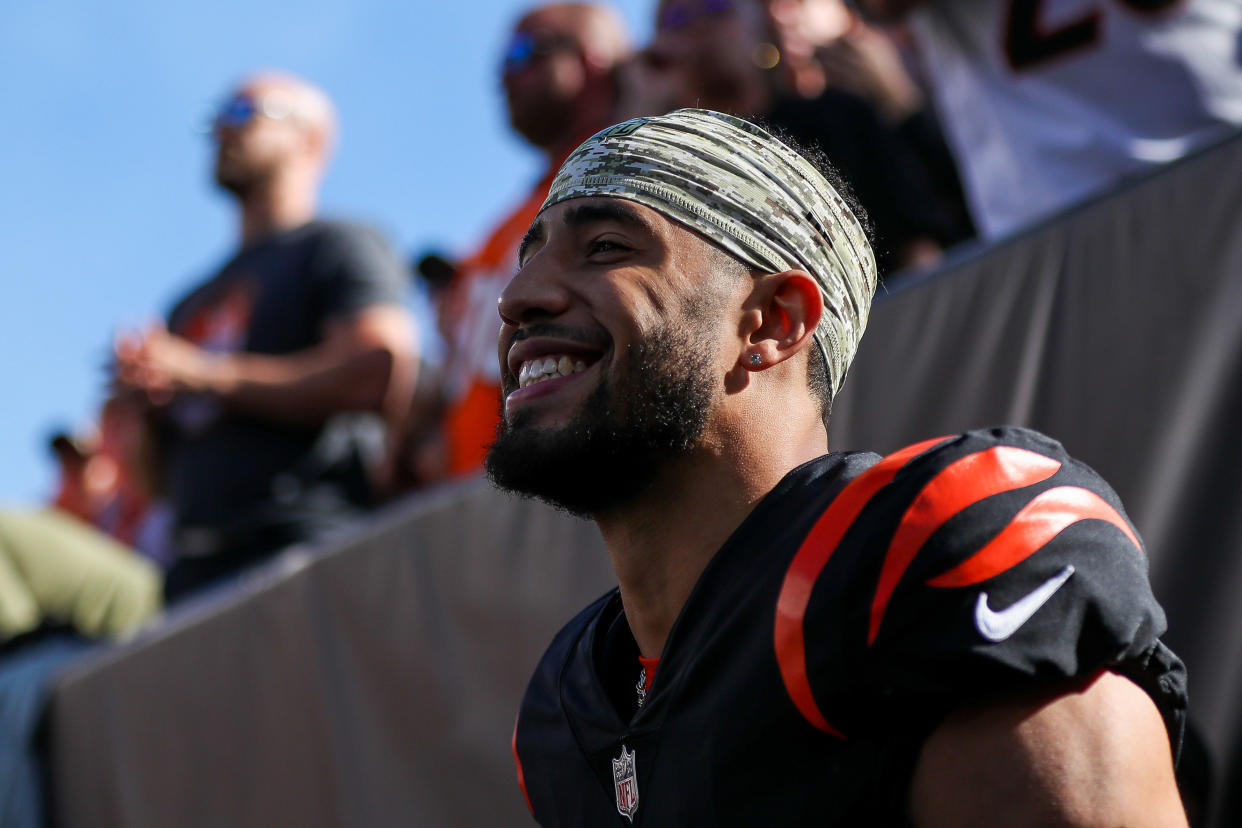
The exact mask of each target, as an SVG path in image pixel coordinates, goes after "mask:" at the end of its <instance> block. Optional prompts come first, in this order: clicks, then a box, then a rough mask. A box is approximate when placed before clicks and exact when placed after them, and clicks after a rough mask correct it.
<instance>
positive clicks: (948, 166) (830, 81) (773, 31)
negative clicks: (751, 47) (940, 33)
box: [756, 0, 975, 247]
mask: <svg viewBox="0 0 1242 828" xmlns="http://www.w3.org/2000/svg"><path fill="white" fill-rule="evenodd" d="M759 3H760V6H761V7H762V8H763V10H764V13H765V22H766V24H767V27H768V32H769V34H770V36H771V38H772V43H771V47H770V49H769V48H768V46H767V44H760V46H759V49H760V52H759V53H758V54H757V55H756V57H757V59H758V60H759V61H760V62H761V63H762V64H763V65H769V64H771V65H773V68H774V70H775V71H776V72H777V73H778V74H779V76H780V79H781V81H782V82H783V84H784V88H786V89H787V90H790V91H792V92H794V93H796V94H797V95H799V96H801V97H803V98H816V97H818V96H820V95H822V94H823V93H824V91H825V90H827V89H828V88H830V87H831V88H834V89H838V90H840V91H843V92H849V93H852V94H854V95H856V96H858V97H860V98H863V99H864V100H866V101H868V102H869V103H870V104H871V105H872V106H873V107H874V109H875V111H876V113H877V114H878V115H879V116H880V119H881V120H882V121H883V122H884V124H885V125H886V126H888V127H889V128H890V129H892V130H894V131H895V132H896V133H897V136H898V137H899V138H900V139H902V141H903V142H904V143H905V145H906V146H907V147H909V148H910V149H911V150H913V151H914V152H915V153H916V154H917V155H918V157H919V160H920V161H921V162H922V167H923V169H924V170H925V171H926V173H927V175H928V180H929V182H930V184H931V188H932V192H933V194H934V196H935V199H936V212H937V214H938V216H939V218H940V222H941V225H942V229H941V231H940V232H939V234H938V236H937V241H939V242H940V243H941V244H943V245H944V246H946V247H948V246H950V245H952V244H956V243H957V242H960V241H964V240H965V239H968V238H970V237H972V236H974V234H975V231H974V225H973V222H972V221H971V218H970V210H969V208H968V207H967V206H966V197H965V194H964V193H963V192H962V184H961V179H960V178H959V176H958V171H957V163H956V161H955V160H954V159H953V155H952V153H951V152H950V151H949V147H948V145H947V144H946V143H945V140H944V134H943V132H942V131H941V129H940V123H939V121H938V119H937V116H936V114H935V113H934V112H933V111H932V108H931V107H930V106H929V105H928V102H927V96H926V95H925V94H924V90H923V86H922V81H921V79H918V78H916V76H915V75H916V58H915V55H914V54H913V48H912V45H911V44H910V42H909V37H908V36H907V35H906V33H905V32H904V30H901V29H894V28H882V27H879V26H874V25H872V24H870V23H868V22H867V21H866V20H864V19H863V18H862V17H861V16H860V15H859V14H858V13H857V12H856V11H855V10H854V8H853V7H851V6H850V5H848V4H847V3H846V2H845V0H759ZM765 49H767V50H768V51H767V52H766V54H765V53H764V51H763V50H765Z"/></svg>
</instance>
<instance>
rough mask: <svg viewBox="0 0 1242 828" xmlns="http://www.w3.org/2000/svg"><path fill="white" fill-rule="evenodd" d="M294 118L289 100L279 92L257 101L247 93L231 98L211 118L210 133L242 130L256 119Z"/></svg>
mask: <svg viewBox="0 0 1242 828" xmlns="http://www.w3.org/2000/svg"><path fill="white" fill-rule="evenodd" d="M291 117H293V107H292V105H291V104H290V103H289V100H288V99H287V98H285V96H284V95H281V94H279V93H277V92H269V93H268V94H266V95H263V96H262V97H260V98H258V99H256V98H254V97H252V96H251V95H248V94H246V93H244V92H243V93H240V94H237V95H234V96H233V97H231V98H229V99H228V100H227V101H225V102H224V103H223V104H221V106H220V108H219V109H217V110H216V113H215V115H213V116H212V117H211V121H210V123H209V127H210V128H209V129H208V130H207V131H209V132H216V131H217V130H221V129H241V128H242V127H244V126H246V125H247V124H249V123H250V122H251V121H253V120H254V119H255V118H267V119H269V120H272V121H280V120H284V119H286V118H291Z"/></svg>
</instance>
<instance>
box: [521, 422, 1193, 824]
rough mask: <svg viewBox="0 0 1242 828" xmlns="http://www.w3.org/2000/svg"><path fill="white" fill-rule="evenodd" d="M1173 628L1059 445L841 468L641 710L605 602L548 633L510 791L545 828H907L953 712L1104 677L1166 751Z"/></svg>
mask: <svg viewBox="0 0 1242 828" xmlns="http://www.w3.org/2000/svg"><path fill="white" fill-rule="evenodd" d="M1164 628H1165V620H1164V614H1163V612H1162V611H1161V609H1160V607H1159V605H1158V604H1157V603H1156V601H1155V599H1154V598H1153V596H1152V594H1151V588H1150V586H1149V584H1148V580H1147V562H1146V558H1145V556H1144V553H1143V550H1142V546H1141V544H1140V542H1139V539H1138V537H1137V536H1136V534H1135V532H1134V529H1133V527H1132V526H1131V525H1130V522H1129V520H1128V519H1127V517H1126V515H1125V512H1124V511H1123V510H1122V506H1121V503H1120V502H1119V501H1118V499H1117V496H1116V495H1115V494H1114V493H1113V491H1112V490H1111V489H1110V488H1109V487H1108V486H1107V484H1105V483H1104V482H1103V481H1102V480H1101V479H1100V477H1099V476H1098V475H1096V474H1095V473H1094V472H1093V471H1092V470H1091V469H1089V468H1088V467H1086V466H1085V465H1083V464H1081V463H1079V462H1077V461H1075V460H1073V459H1072V458H1070V457H1069V456H1067V455H1066V453H1065V451H1064V449H1062V447H1061V446H1060V445H1059V444H1057V443H1056V442H1054V441H1053V440H1050V439H1049V438H1047V437H1044V436H1043V435H1040V434H1037V433H1035V432H1031V431H1026V430H1022V429H993V430H987V431H976V432H970V433H967V434H964V435H961V436H956V437H949V438H942V439H937V440H930V441H927V442H925V443H920V444H918V445H915V446H911V447H909V448H907V449H904V450H902V451H899V452H896V453H895V454H893V455H890V456H888V457H886V458H883V459H880V458H879V457H877V456H876V455H874V454H866V453H833V454H829V455H826V456H824V457H821V458H819V459H817V460H814V461H812V462H810V463H807V464H805V465H803V466H801V467H799V468H797V469H795V470H794V471H792V472H790V473H789V474H788V475H787V476H786V477H785V479H784V480H782V481H781V483H780V484H779V485H778V486H777V487H776V488H775V489H774V490H773V491H772V492H771V493H770V494H769V495H768V496H767V497H766V498H765V499H764V500H763V501H762V502H760V504H759V505H758V506H756V507H755V509H754V510H753V512H752V513H751V515H750V516H749V517H748V518H747V519H746V520H745V521H744V522H743V523H742V525H741V526H739V527H738V529H737V530H736V531H735V532H734V533H733V535H732V536H731V537H730V539H729V540H728V541H727V542H726V543H725V545H724V546H723V547H721V549H720V550H719V551H718V552H717V554H716V555H715V556H714V557H713V559H712V561H711V563H710V564H709V565H708V567H707V568H706V569H705V570H704V572H703V574H702V575H701V576H700V578H699V581H698V583H697V584H696V585H695V588H694V590H693V592H692V594H691V596H690V598H689V599H688V600H687V602H686V604H685V606H684V607H683V608H682V611H681V614H680V615H679V617H678V619H677V622H676V623H675V625H674V626H673V629H672V631H671V633H670V635H669V637H668V640H667V642H666V644H665V648H664V652H663V653H662V655H661V658H660V662H659V668H658V670H657V672H656V674H655V680H654V683H653V684H652V686H651V688H650V691H649V692H648V693H647V694H646V696H645V698H644V700H643V703H642V705H641V706H639V704H638V693H637V692H636V686H635V685H636V682H637V681H638V678H639V662H638V659H637V656H638V650H637V646H636V645H635V643H634V640H633V637H632V636H631V635H630V632H629V627H628V626H627V624H626V621H625V616H624V611H623V609H622V606H621V601H620V596H619V594H618V593H617V592H616V591H613V592H611V593H609V594H608V595H605V596H604V597H602V598H601V599H600V600H598V601H597V602H595V603H594V604H592V605H591V606H590V607H588V608H587V609H586V610H584V611H583V612H582V613H580V614H579V615H578V616H577V617H576V618H574V619H573V620H572V621H571V622H570V623H569V624H568V625H567V626H566V627H565V628H564V629H563V630H562V631H561V632H560V633H559V634H558V635H557V636H556V638H555V639H554V641H553V642H552V645H551V646H550V647H549V649H548V651H547V653H546V654H545V655H544V657H543V659H542V660H541V662H540V664H539V666H538V668H537V670H536V672H535V674H534V676H533V678H532V679H531V682H530V685H529V687H528V689H527V692H526V696H525V698H524V700H523V702H522V705H521V709H520V711H519V714H518V719H517V724H516V727H515V730H514V737H513V746H514V754H515V758H516V760H517V765H518V776H519V781H520V783H521V785H522V788H523V791H524V793H525V795H526V798H527V802H528V804H529V805H530V807H531V811H532V812H533V814H534V815H535V818H536V819H537V820H538V822H539V823H540V824H542V825H544V826H564V827H565V828H571V827H572V828H581V826H607V825H623V826H628V825H631V824H633V825H645V826H679V827H684V826H731V825H736V826H756V825H765V826H766V825H772V826H803V825H805V826H821V827H822V826H833V825H841V826H845V825H849V826H856V825H868V826H872V825H879V826H883V825H894V826H900V825H903V824H905V818H904V811H905V802H906V788H907V785H908V782H909V778H910V774H911V771H912V770H913V766H914V762H915V760H916V758H917V753H918V750H919V748H920V746H921V745H922V742H923V741H924V739H925V737H926V735H927V734H928V733H929V732H930V730H931V729H932V728H933V727H935V725H936V724H937V722H938V721H939V720H940V719H941V718H942V717H943V716H944V715H945V714H946V713H947V712H949V711H950V710H952V709H954V708H957V707H959V706H962V705H967V704H972V703H986V702H987V701H988V700H989V699H993V698H997V697H999V696H1002V695H1004V694H1006V693H1008V692H1014V691H1018V690H1026V689H1031V688H1033V687H1038V686H1040V685H1041V684H1052V683H1055V682H1059V681H1064V680H1066V679H1068V678H1072V677H1084V678H1086V677H1090V676H1092V675H1094V674H1097V673H1099V672H1100V671H1102V670H1113V671H1115V672H1118V673H1121V674H1123V675H1125V676H1127V677H1129V678H1131V679H1132V680H1133V681H1135V682H1136V683H1138V684H1139V685H1140V686H1141V687H1143V688H1144V689H1145V690H1146V691H1147V692H1148V693H1149V694H1150V695H1151V696H1152V698H1153V699H1154V700H1155V701H1156V703H1157V706H1158V707H1159V709H1160V711H1161V713H1162V715H1163V716H1164V718H1165V723H1166V726H1167V727H1168V728H1169V732H1170V737H1171V741H1172V743H1173V744H1174V745H1175V746H1176V745H1178V744H1179V742H1180V736H1181V728H1182V721H1183V718H1184V711H1185V701H1186V698H1185V672H1184V669H1183V667H1182V665H1181V662H1180V661H1178V659H1177V658H1176V656H1174V655H1173V654H1172V653H1171V652H1170V651H1169V650H1168V649H1167V648H1166V647H1165V646H1164V645H1163V644H1162V643H1161V642H1160V641H1159V640H1158V636H1159V635H1160V634H1161V633H1162V632H1163V631H1164Z"/></svg>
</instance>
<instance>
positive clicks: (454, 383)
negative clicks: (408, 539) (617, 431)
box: [410, 3, 630, 482]
mask: <svg viewBox="0 0 1242 828" xmlns="http://www.w3.org/2000/svg"><path fill="white" fill-rule="evenodd" d="M629 56H630V43H629V38H628V36H627V34H626V30H625V24H624V22H623V21H622V19H621V17H620V16H619V15H618V14H617V13H616V11H614V10H613V9H612V8H610V7H608V6H603V5H596V4H592V3H553V4H550V5H545V6H538V7H536V8H534V9H532V10H531V11H529V12H527V13H526V14H525V15H523V16H522V17H521V19H519V20H518V22H517V24H516V25H515V26H514V28H513V34H512V36H511V37H510V39H509V43H508V46H507V47H506V49H505V54H504V60H503V63H502V64H501V75H502V80H503V83H504V89H505V98H506V101H507V103H508V110H509V123H510V124H511V125H512V126H513V129H514V131H515V132H517V133H518V134H519V135H520V136H522V138H524V139H525V140H526V141H527V142H528V143H529V144H531V146H533V147H535V148H536V149H538V150H539V151H540V152H541V153H542V154H543V156H544V158H545V159H547V168H546V172H545V173H544V175H542V176H541V177H540V179H539V181H538V182H537V183H536V184H535V186H534V187H533V188H532V190H531V192H530V195H529V196H528V197H527V198H526V200H525V201H523V202H522V203H521V204H520V205H518V207H517V208H516V209H515V210H514V211H513V212H512V213H510V214H509V215H508V217H506V218H505V219H504V220H503V221H502V222H501V223H500V224H499V225H498V226H497V227H496V228H495V229H494V230H493V231H492V233H491V235H490V236H488V238H487V239H486V240H485V241H484V242H483V244H482V246H481V247H480V248H479V249H478V251H477V252H476V253H475V254H474V255H472V256H470V257H469V258H467V259H466V260H464V261H463V262H461V264H460V267H459V268H458V269H457V272H456V273H455V274H454V276H453V279H452V282H451V284H449V286H448V287H447V288H446V289H445V291H444V294H443V298H442V299H441V301H440V305H439V314H440V327H441V332H442V334H443V335H444V337H445V340H446V342H447V343H448V348H447V355H446V359H445V364H444V375H443V376H444V379H443V391H442V401H441V408H442V410H443V412H444V413H443V432H442V440H443V442H442V444H439V445H437V442H438V441H435V440H431V441H423V442H422V444H421V445H416V446H414V447H412V449H411V451H412V452H413V455H414V456H413V458H412V459H411V460H410V462H411V463H412V464H414V465H416V466H417V467H419V468H420V469H421V475H422V476H424V477H425V476H426V475H427V474H428V472H429V471H430V470H431V469H439V473H438V474H436V475H434V477H437V478H438V477H444V476H448V477H453V476H459V475H465V474H472V473H474V472H476V471H478V470H480V469H481V468H482V464H483V456H484V454H485V450H486V447H487V446H488V445H489V444H490V443H491V442H492V439H493V438H494V437H495V432H496V423H497V421H498V418H499V399H500V396H499V394H500V373H499V369H498V368H497V364H496V331H497V330H498V327H497V326H498V325H499V319H498V318H497V316H496V302H497V300H498V299H499V298H500V291H501V290H502V289H503V288H504V286H505V285H506V284H507V283H508V281H509V278H510V277H511V276H512V275H513V271H514V268H515V267H516V266H517V249H518V243H519V242H520V241H521V240H522V236H523V234H525V233H526V230H527V228H528V227H529V226H530V223H531V221H532V220H533V219H534V217H535V214H536V213H537V212H538V210H539V206H540V205H541V204H542V203H543V199H544V197H545V196H546V195H547V192H548V187H549V186H550V185H551V183H552V175H553V173H555V172H556V169H557V167H559V166H560V163H561V161H562V160H564V158H565V156H567V155H568V154H569V153H570V152H571V151H572V150H573V149H574V148H575V147H576V146H578V144H580V143H582V141H583V140H584V139H586V138H588V137H589V136H591V135H592V134H593V133H595V132H597V131H599V130H600V129H603V128H604V127H606V126H608V125H609V124H611V123H613V121H614V119H615V117H616V105H617V100H618V93H619V84H620V79H619V71H620V67H621V66H622V65H623V64H624V62H625V61H626V60H627V59H628V58H629ZM424 482H427V481H424Z"/></svg>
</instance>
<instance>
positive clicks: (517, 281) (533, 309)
mask: <svg viewBox="0 0 1242 828" xmlns="http://www.w3.org/2000/svg"><path fill="white" fill-rule="evenodd" d="M546 253H547V251H546V250H540V251H538V252H537V253H535V254H534V255H533V256H532V257H531V258H530V260H529V261H527V262H526V264H525V265H523V266H522V268H521V269H520V270H518V272H517V273H516V274H515V275H514V277H513V278H512V279H510V280H509V284H507V285H506V286H505V289H504V290H503V291H502V292H501V294H500V304H499V308H498V309H499V311H500V319H501V321H502V322H504V323H505V324H506V325H521V324H523V323H526V322H531V321H534V320H535V319H546V318H550V317H555V316H558V315H560V314H562V313H564V312H565V310H566V309H567V308H568V307H569V301H570V297H569V291H568V290H567V289H566V285H565V283H564V273H563V270H562V269H560V268H557V267H556V265H555V261H554V259H553V257H552V256H550V255H546Z"/></svg>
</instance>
